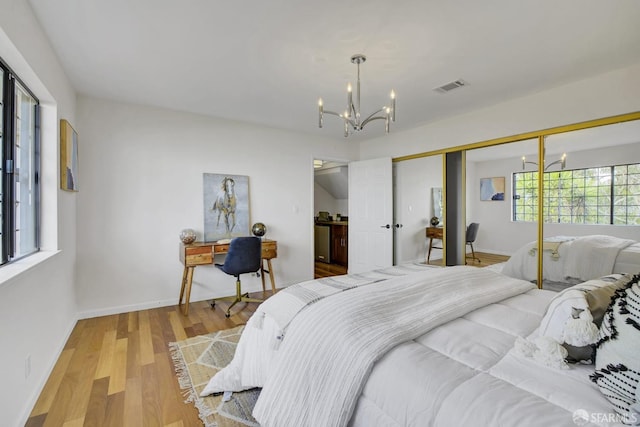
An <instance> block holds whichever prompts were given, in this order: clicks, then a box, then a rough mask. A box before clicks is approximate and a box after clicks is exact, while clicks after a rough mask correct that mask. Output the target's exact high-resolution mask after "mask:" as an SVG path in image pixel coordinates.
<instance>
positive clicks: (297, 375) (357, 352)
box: [253, 266, 533, 427]
mask: <svg viewBox="0 0 640 427" xmlns="http://www.w3.org/2000/svg"><path fill="white" fill-rule="evenodd" d="M532 287H533V286H532V285H531V283H529V282H525V281H522V280H516V279H512V278H509V277H506V276H503V275H500V274H497V273H494V272H492V271H487V270H482V269H477V268H474V267H464V266H462V267H451V268H446V269H437V270H432V271H426V272H422V273H415V274H412V275H409V276H405V277H399V278H396V279H390V280H388V281H385V282H381V283H375V284H372V285H369V286H366V287H363V288H356V289H353V290H351V291H348V292H344V293H341V294H337V295H334V296H333V297H330V298H327V299H325V300H323V301H322V302H320V303H318V304H314V305H312V306H310V307H308V308H307V309H306V310H304V311H302V312H301V313H300V314H299V315H298V316H297V317H296V319H295V321H294V322H293V323H292V324H291V327H290V331H289V333H288V334H287V336H286V339H285V340H284V343H283V344H282V346H281V349H280V350H281V352H282V354H281V355H280V356H279V359H278V362H277V363H276V364H275V366H274V368H273V369H272V372H271V374H270V375H269V377H268V378H267V381H266V383H265V385H264V388H263V389H262V392H261V395H260V398H259V399H258V402H257V404H256V407H255V409H254V412H253V415H254V417H255V418H256V419H257V420H258V421H259V422H260V424H261V425H262V426H265V427H282V426H296V427H301V426H313V427H329V426H344V425H347V423H348V421H349V419H350V418H351V413H352V412H353V409H354V407H355V404H356V402H357V399H358V397H359V395H360V391H361V390H362V386H363V385H364V383H365V381H366V378H367V376H368V374H369V372H370V370H371V368H372V366H373V364H374V362H375V361H376V360H378V359H379V358H380V357H381V356H383V355H384V354H386V353H387V351H388V350H390V349H391V348H393V347H395V346H396V345H398V344H401V343H404V342H407V341H409V340H412V339H414V338H416V337H418V336H420V335H422V334H424V333H426V332H427V331H429V330H431V329H433V328H435V327H437V326H439V325H441V324H443V323H446V322H448V321H450V320H453V319H455V318H458V317H460V316H463V315H465V314H467V313H469V312H470V311H473V310H475V309H477V308H479V307H482V306H484V305H487V304H489V303H492V302H497V301H500V300H503V299H505V298H508V297H510V296H514V295H517V294H520V293H522V292H526V291H527V290H529V289H531V288H532ZM319 324H322V327H318V326H319Z"/></svg>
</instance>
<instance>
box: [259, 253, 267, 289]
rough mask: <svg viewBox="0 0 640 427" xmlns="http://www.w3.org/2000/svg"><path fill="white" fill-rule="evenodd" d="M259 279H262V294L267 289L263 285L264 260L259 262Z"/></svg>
mask: <svg viewBox="0 0 640 427" xmlns="http://www.w3.org/2000/svg"><path fill="white" fill-rule="evenodd" d="M260 277H261V278H262V292H264V291H265V290H266V289H267V288H266V287H265V284H264V259H261V260H260Z"/></svg>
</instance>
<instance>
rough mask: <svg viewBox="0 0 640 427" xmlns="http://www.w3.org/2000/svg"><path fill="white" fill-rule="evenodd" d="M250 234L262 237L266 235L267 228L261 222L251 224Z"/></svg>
mask: <svg viewBox="0 0 640 427" xmlns="http://www.w3.org/2000/svg"><path fill="white" fill-rule="evenodd" d="M251 232H252V233H253V235H254V236H256V237H262V236H264V235H265V234H267V226H266V225H264V224H263V223H261V222H256V223H255V224H253V227H251Z"/></svg>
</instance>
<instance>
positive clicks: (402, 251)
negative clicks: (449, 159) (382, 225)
mask: <svg viewBox="0 0 640 427" xmlns="http://www.w3.org/2000/svg"><path fill="white" fill-rule="evenodd" d="M393 173H394V179H393V182H394V203H393V204H394V226H395V228H394V264H395V265H397V264H402V263H405V262H413V261H422V262H425V261H426V258H427V256H428V252H429V243H430V241H431V240H430V239H429V238H428V237H427V232H428V228H429V227H431V226H432V224H431V220H432V218H434V217H437V218H438V222H435V220H434V225H433V226H434V227H439V228H440V231H441V230H442V228H441V227H442V212H443V209H444V204H443V201H442V187H443V182H442V156H441V155H434V156H428V157H419V158H415V159H410V160H405V161H401V162H396V163H394V164H393ZM441 248H442V241H441V239H434V240H433V241H432V250H431V254H430V256H429V263H431V264H438V265H440V264H442V249H441Z"/></svg>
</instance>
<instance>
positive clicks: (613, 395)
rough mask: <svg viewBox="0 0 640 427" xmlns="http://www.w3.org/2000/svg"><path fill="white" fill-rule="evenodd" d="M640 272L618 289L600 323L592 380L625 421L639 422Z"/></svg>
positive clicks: (628, 422) (637, 423) (630, 423)
mask: <svg viewBox="0 0 640 427" xmlns="http://www.w3.org/2000/svg"><path fill="white" fill-rule="evenodd" d="M639 280H640V274H638V275H635V276H634V277H633V278H632V279H631V280H630V281H629V283H628V284H627V285H626V286H625V287H623V288H621V289H618V290H617V291H616V294H615V295H614V297H613V298H612V300H611V305H610V306H609V308H608V309H607V312H606V313H605V315H604V320H603V322H602V325H601V326H600V339H599V340H598V342H597V344H596V371H595V372H594V373H593V374H592V375H591V377H590V378H591V380H592V381H593V382H594V383H596V384H597V385H598V387H599V388H600V391H601V392H602V394H604V396H605V397H606V398H607V399H608V400H609V401H610V402H611V403H612V404H613V407H614V410H615V411H616V412H617V413H618V414H620V416H621V417H622V421H623V422H624V423H625V424H629V425H640V391H639V390H640V285H639V284H638V281H639Z"/></svg>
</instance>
